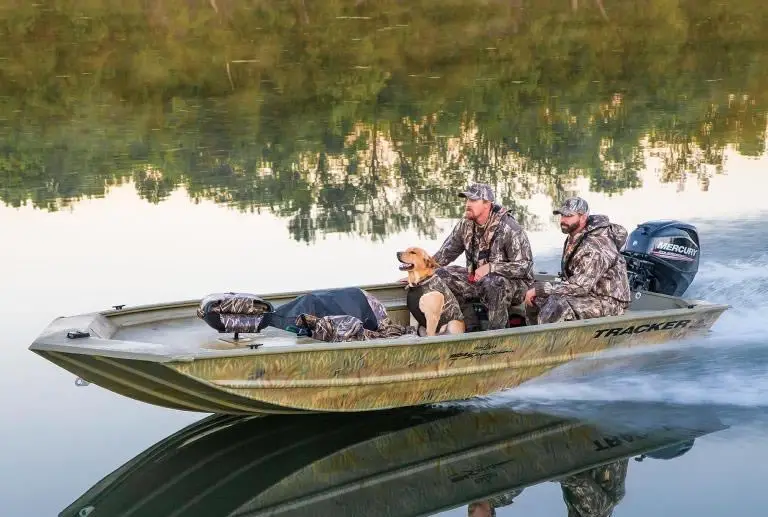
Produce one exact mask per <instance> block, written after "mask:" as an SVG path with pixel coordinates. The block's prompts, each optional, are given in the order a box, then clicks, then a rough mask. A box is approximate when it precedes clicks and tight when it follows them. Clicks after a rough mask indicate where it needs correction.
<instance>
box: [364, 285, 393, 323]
mask: <svg viewBox="0 0 768 517" xmlns="http://www.w3.org/2000/svg"><path fill="white" fill-rule="evenodd" d="M361 291H363V294H364V295H365V298H366V300H368V305H370V306H371V310H372V311H373V314H374V316H376V321H378V322H379V325H381V322H383V321H384V320H386V319H387V318H389V316H388V315H387V308H386V307H384V304H383V303H381V302H380V301H379V299H378V298H376V297H375V296H373V295H372V294H371V293H369V292H368V291H366V290H365V289H361Z"/></svg>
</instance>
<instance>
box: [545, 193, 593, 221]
mask: <svg viewBox="0 0 768 517" xmlns="http://www.w3.org/2000/svg"><path fill="white" fill-rule="evenodd" d="M552 213H553V214H555V215H558V214H559V215H564V216H566V217H568V216H571V215H574V214H588V213H589V205H588V204H587V202H586V201H584V200H583V199H582V198H580V197H569V198H568V199H566V200H565V201H563V204H562V205H560V208H558V209H556V210H553V211H552Z"/></svg>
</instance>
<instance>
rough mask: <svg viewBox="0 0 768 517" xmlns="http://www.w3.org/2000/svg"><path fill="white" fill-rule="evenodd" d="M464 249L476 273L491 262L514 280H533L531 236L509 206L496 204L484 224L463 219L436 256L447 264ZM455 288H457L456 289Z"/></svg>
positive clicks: (441, 263)
mask: <svg viewBox="0 0 768 517" xmlns="http://www.w3.org/2000/svg"><path fill="white" fill-rule="evenodd" d="M462 252H464V254H465V257H466V260H467V269H469V272H470V273H474V271H476V270H477V268H479V267H480V266H482V265H484V264H490V268H491V272H492V273H495V274H497V275H499V276H502V277H504V278H506V279H508V280H510V281H512V282H515V281H523V282H525V283H527V284H528V286H529V287H530V285H532V284H533V253H532V252H531V244H530V242H529V241H528V236H527V235H526V234H525V231H523V228H522V227H521V226H520V225H519V224H518V223H517V221H515V219H514V218H513V217H512V215H511V214H509V213H508V212H507V210H506V209H505V208H502V207H500V206H498V205H497V206H495V207H494V209H493V210H492V211H491V215H490V217H489V219H488V222H486V223H485V225H484V226H479V225H476V224H475V222H474V221H470V220H469V219H462V220H461V221H459V223H458V224H457V225H456V226H455V227H454V228H453V231H452V232H451V234H450V235H449V236H448V238H447V239H446V240H445V242H443V245H442V246H441V247H440V249H439V250H438V251H437V253H435V254H434V256H433V257H432V258H434V259H435V261H437V263H438V264H439V265H440V266H447V265H448V264H450V263H451V262H453V261H454V260H456V259H457V258H459V256H460V255H461V254H462ZM454 292H455V291H454Z"/></svg>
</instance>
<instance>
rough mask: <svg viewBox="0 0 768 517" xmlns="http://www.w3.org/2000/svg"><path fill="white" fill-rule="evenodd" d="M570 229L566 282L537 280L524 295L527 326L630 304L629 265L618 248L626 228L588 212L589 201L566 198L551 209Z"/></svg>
mask: <svg viewBox="0 0 768 517" xmlns="http://www.w3.org/2000/svg"><path fill="white" fill-rule="evenodd" d="M553 213H554V214H559V215H560V229H561V230H562V231H563V233H567V234H568V237H567V238H566V240H565V243H564V247H563V257H562V260H561V264H560V268H561V275H562V282H560V283H558V284H556V285H552V284H550V283H549V282H536V284H535V286H534V288H533V289H530V290H529V291H528V292H527V293H526V295H525V302H526V316H527V319H528V324H529V325H535V324H536V323H555V322H558V321H570V320H575V319H589V318H598V317H600V316H616V315H620V314H623V313H624V312H625V311H626V310H627V308H628V307H629V302H630V296H629V295H630V293H629V279H628V278H627V264H626V262H625V261H624V257H623V256H622V255H621V252H620V249H621V246H623V245H624V241H626V239H627V230H626V229H624V227H623V226H621V225H618V224H615V223H611V222H610V221H609V220H608V217H606V216H604V215H589V205H587V202H586V201H585V200H583V199H581V198H579V197H572V198H568V199H566V200H565V202H563V204H562V206H561V207H560V208H558V209H557V210H555V211H554V212H553Z"/></svg>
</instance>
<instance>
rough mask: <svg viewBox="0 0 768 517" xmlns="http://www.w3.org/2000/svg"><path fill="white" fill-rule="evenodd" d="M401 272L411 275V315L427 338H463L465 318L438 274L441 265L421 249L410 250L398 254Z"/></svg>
mask: <svg viewBox="0 0 768 517" xmlns="http://www.w3.org/2000/svg"><path fill="white" fill-rule="evenodd" d="M397 260H398V261H399V262H400V267H399V269H400V271H406V272H407V273H408V286H407V290H408V295H407V303H408V311H409V312H410V313H411V315H412V316H413V317H414V318H415V319H416V321H417V322H418V324H419V328H418V331H419V335H420V336H423V334H422V329H424V332H426V335H427V336H435V335H437V334H446V333H447V334H462V333H464V331H465V325H464V314H463V312H462V310H461V307H460V306H459V301H458V300H457V299H456V296H455V295H454V294H453V293H452V292H451V290H450V289H448V286H447V285H445V282H443V280H442V278H440V277H439V276H437V275H436V274H435V269H437V268H438V267H440V265H439V264H438V263H437V262H435V259H433V258H432V257H431V256H430V255H429V254H428V253H427V252H426V251H424V250H423V249H421V248H414V247H411V248H408V249H406V250H404V251H398V252H397Z"/></svg>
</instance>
